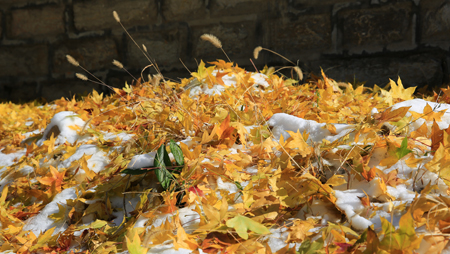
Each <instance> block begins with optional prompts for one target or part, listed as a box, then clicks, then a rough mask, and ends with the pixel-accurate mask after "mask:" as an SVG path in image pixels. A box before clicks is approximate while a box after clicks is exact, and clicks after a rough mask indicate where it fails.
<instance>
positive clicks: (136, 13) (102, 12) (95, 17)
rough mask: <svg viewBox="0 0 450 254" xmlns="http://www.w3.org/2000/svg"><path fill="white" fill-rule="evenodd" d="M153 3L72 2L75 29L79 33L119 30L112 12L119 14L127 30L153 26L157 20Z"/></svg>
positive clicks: (117, 0) (144, 0)
mask: <svg viewBox="0 0 450 254" xmlns="http://www.w3.org/2000/svg"><path fill="white" fill-rule="evenodd" d="M155 2H156V1H153V0H152V1H149V0H128V1H123V0H91V1H85V0H74V1H73V13H74V22H75V28H76V29H77V30H78V31H79V32H84V31H91V30H103V29H116V28H120V25H119V24H118V23H117V22H116V20H115V19H114V17H113V14H112V13H113V11H116V12H117V13H118V14H119V17H120V21H121V22H122V24H123V25H124V26H125V27H127V28H130V27H133V26H148V25H153V24H155V22H156V19H157V6H156V3H155Z"/></svg>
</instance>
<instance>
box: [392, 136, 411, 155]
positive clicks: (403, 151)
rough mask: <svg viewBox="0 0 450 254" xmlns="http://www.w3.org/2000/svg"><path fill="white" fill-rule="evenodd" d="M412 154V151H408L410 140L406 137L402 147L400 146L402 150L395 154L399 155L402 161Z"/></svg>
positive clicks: (398, 149)
mask: <svg viewBox="0 0 450 254" xmlns="http://www.w3.org/2000/svg"><path fill="white" fill-rule="evenodd" d="M411 152H412V151H411V150H409V149H408V138H407V137H405V138H404V139H403V141H402V145H401V146H400V148H397V151H396V152H395V153H396V154H397V158H398V159H401V158H403V157H404V156H405V155H407V154H408V153H411Z"/></svg>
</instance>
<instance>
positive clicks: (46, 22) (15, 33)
mask: <svg viewBox="0 0 450 254" xmlns="http://www.w3.org/2000/svg"><path fill="white" fill-rule="evenodd" d="M64 8H65V7H64V5H63V4H59V5H41V6H38V7H30V8H23V9H15V10H12V11H11V14H10V16H9V18H8V20H9V22H10V24H9V26H8V37H10V38H13V39H27V38H33V39H34V38H36V37H43V36H47V37H48V36H56V35H58V34H63V33H64Z"/></svg>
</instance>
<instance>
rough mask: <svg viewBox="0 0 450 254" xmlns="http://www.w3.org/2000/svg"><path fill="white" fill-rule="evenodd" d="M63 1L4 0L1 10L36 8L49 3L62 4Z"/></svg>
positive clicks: (0, 4) (0, 2)
mask: <svg viewBox="0 0 450 254" xmlns="http://www.w3.org/2000/svg"><path fill="white" fill-rule="evenodd" d="M61 2H62V0H32V1H30V0H2V1H0V8H2V9H6V8H10V7H23V6H32V5H33V6H36V5H41V4H49V3H61Z"/></svg>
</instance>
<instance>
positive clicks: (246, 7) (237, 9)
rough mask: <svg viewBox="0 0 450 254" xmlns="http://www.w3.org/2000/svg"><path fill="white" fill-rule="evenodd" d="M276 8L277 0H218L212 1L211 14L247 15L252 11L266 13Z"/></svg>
mask: <svg viewBox="0 0 450 254" xmlns="http://www.w3.org/2000/svg"><path fill="white" fill-rule="evenodd" d="M274 8H275V1H271V0H217V1H211V16H212V17H216V16H225V15H226V16H229V15H245V14H250V13H258V14H261V15H264V14H266V13H270V12H272V11H273V10H274ZM265 17H267V16H265Z"/></svg>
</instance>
